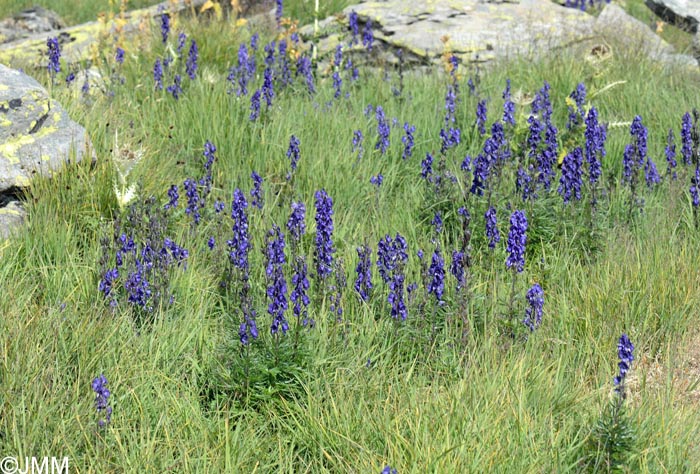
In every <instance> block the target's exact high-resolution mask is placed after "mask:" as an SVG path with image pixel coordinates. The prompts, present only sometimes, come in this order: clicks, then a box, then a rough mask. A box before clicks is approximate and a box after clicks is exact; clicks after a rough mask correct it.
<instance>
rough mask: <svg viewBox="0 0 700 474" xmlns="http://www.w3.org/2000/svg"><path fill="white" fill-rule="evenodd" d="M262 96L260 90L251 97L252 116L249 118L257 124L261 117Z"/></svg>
mask: <svg viewBox="0 0 700 474" xmlns="http://www.w3.org/2000/svg"><path fill="white" fill-rule="evenodd" d="M260 95H261V92H260V89H257V90H256V91H255V92H253V95H252V96H250V116H249V117H248V118H249V119H250V121H251V122H255V121H256V120H257V119H258V117H260Z"/></svg>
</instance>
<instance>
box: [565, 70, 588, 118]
mask: <svg viewBox="0 0 700 474" xmlns="http://www.w3.org/2000/svg"><path fill="white" fill-rule="evenodd" d="M567 103H568V104H569V106H568V107H569V121H568V122H567V124H566V128H568V129H572V128H574V127H576V126H578V125H581V124H582V123H583V119H584V116H585V113H586V111H585V110H584V108H583V105H584V104H585V103H586V86H585V85H584V84H583V82H580V83H579V84H578V85H577V86H576V89H574V91H573V92H572V93H571V94H569V100H567Z"/></svg>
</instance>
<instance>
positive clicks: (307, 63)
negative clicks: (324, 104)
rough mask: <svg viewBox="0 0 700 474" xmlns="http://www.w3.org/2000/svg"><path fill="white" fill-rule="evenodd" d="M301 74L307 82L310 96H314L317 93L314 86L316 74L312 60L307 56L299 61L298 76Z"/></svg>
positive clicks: (301, 57)
mask: <svg viewBox="0 0 700 474" xmlns="http://www.w3.org/2000/svg"><path fill="white" fill-rule="evenodd" d="M299 74H301V75H302V76H304V79H305V80H306V88H307V90H308V91H309V94H311V95H314V94H315V93H316V87H315V86H314V74H313V71H312V67H311V59H309V58H308V57H306V56H300V57H299V59H298V60H297V70H296V75H297V76H298V75H299Z"/></svg>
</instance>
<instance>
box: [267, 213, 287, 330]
mask: <svg viewBox="0 0 700 474" xmlns="http://www.w3.org/2000/svg"><path fill="white" fill-rule="evenodd" d="M265 249H266V251H265V257H266V265H265V275H266V276H267V292H266V294H267V298H268V300H269V303H268V306H267V312H268V313H269V314H270V316H272V324H271V326H270V333H271V334H277V332H278V331H280V330H281V331H282V334H286V333H287V330H288V329H289V325H288V324H287V319H286V318H285V317H284V313H285V312H286V311H287V308H288V303H287V280H286V279H285V277H284V271H283V266H284V264H285V263H286V261H287V257H286V256H285V254H284V234H283V233H282V231H281V230H280V228H279V226H277V225H274V226H273V227H272V229H271V230H270V231H269V232H268V233H267V239H266V241H265Z"/></svg>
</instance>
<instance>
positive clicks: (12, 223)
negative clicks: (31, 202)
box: [0, 200, 27, 239]
mask: <svg viewBox="0 0 700 474" xmlns="http://www.w3.org/2000/svg"><path fill="white" fill-rule="evenodd" d="M26 214H27V213H26V211H25V210H24V208H23V207H22V204H21V203H20V202H19V201H15V200H11V201H8V202H7V203H6V204H5V205H4V206H3V207H0V239H7V238H9V237H10V236H11V235H12V232H13V231H14V230H15V229H17V228H18V227H19V226H21V225H22V224H23V223H24V218H25V217H26Z"/></svg>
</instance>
